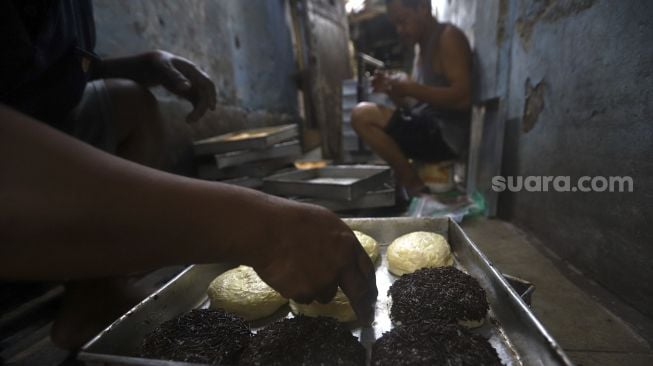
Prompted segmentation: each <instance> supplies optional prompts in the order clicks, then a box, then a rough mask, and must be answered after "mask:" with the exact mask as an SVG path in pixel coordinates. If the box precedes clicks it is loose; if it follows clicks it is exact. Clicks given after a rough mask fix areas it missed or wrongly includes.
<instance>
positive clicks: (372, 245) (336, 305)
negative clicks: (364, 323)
mask: <svg viewBox="0 0 653 366" xmlns="http://www.w3.org/2000/svg"><path fill="white" fill-rule="evenodd" d="M354 234H355V235H356V238H357V239H358V241H359V242H360V243H361V245H362V246H363V249H365V253H367V255H368V256H369V257H370V259H371V260H372V263H374V262H376V260H377V259H378V258H379V244H378V243H377V242H376V240H374V238H372V237H371V236H369V235H367V234H365V233H362V232H360V231H356V230H354ZM290 309H291V310H292V312H293V313H294V314H303V315H307V316H312V317H318V316H328V317H331V318H334V319H336V320H338V321H339V322H343V323H346V322H351V321H354V320H356V313H354V309H352V307H351V304H349V299H348V298H347V295H345V293H344V292H342V290H341V289H340V288H338V292H336V296H334V298H333V300H331V302H329V303H328V304H320V303H319V302H317V301H313V302H312V303H310V304H298V303H296V302H294V301H292V300H290Z"/></svg>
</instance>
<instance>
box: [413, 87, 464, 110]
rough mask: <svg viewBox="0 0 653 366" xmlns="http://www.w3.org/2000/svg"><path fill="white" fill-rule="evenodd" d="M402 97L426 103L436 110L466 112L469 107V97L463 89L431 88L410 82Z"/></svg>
mask: <svg viewBox="0 0 653 366" xmlns="http://www.w3.org/2000/svg"><path fill="white" fill-rule="evenodd" d="M404 95H405V96H407V97H412V98H415V99H417V100H419V101H422V102H426V103H428V104H430V105H432V106H434V107H436V108H444V109H454V110H466V109H469V107H470V106H471V95H470V92H469V90H468V89H467V88H464V87H456V86H451V87H433V86H429V85H424V84H418V83H415V82H411V83H409V84H408V85H406V86H405V91H404Z"/></svg>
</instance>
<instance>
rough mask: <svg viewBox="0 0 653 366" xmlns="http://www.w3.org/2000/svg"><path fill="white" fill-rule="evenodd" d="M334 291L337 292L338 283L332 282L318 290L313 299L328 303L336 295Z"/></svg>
mask: <svg viewBox="0 0 653 366" xmlns="http://www.w3.org/2000/svg"><path fill="white" fill-rule="evenodd" d="M336 292H338V285H337V284H336V283H333V284H331V285H329V286H327V287H325V288H324V289H322V291H320V292H318V294H317V295H316V296H315V300H316V301H317V302H319V303H321V304H328V303H330V302H331V300H333V298H334V297H335V296H336Z"/></svg>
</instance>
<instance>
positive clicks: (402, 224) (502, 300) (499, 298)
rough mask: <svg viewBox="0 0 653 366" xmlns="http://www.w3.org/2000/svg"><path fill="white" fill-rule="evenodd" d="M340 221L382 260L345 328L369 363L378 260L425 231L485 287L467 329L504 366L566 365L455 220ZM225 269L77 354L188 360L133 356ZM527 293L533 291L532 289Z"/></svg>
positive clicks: (191, 275) (118, 361) (376, 333)
mask: <svg viewBox="0 0 653 366" xmlns="http://www.w3.org/2000/svg"><path fill="white" fill-rule="evenodd" d="M344 221H345V223H347V224H348V225H349V226H350V227H351V228H352V229H354V230H360V231H362V232H364V233H366V234H368V235H370V236H372V237H373V238H375V239H376V240H377V241H378V242H379V245H380V249H381V250H380V251H381V257H380V258H379V260H378V261H377V263H376V283H377V287H378V290H379V296H378V298H377V302H376V311H375V319H374V322H373V324H372V325H371V326H365V327H360V326H357V325H352V326H351V331H352V334H354V335H355V336H356V337H357V338H358V339H359V340H360V342H361V343H362V344H363V346H364V347H365V348H366V349H367V351H368V360H369V352H370V350H371V346H372V344H373V343H374V342H375V341H376V339H378V338H379V337H381V335H383V333H384V332H387V331H389V330H390V329H392V327H393V325H392V321H391V320H390V316H389V312H390V301H391V299H390V298H389V296H388V294H387V292H388V289H389V287H390V286H391V285H392V283H393V282H394V281H395V280H396V279H397V277H395V276H394V275H392V274H390V272H389V271H388V268H387V265H388V263H387V259H386V257H385V252H386V250H387V247H388V245H389V244H390V243H391V242H392V241H393V240H394V239H396V238H397V237H399V236H401V235H404V234H407V233H410V232H414V231H429V232H435V233H439V234H441V235H443V236H445V237H446V238H447V239H448V241H449V244H450V245H451V249H452V252H453V255H454V257H455V262H456V263H455V265H456V266H457V267H458V268H459V269H461V270H463V271H465V272H467V273H469V274H470V275H471V276H473V277H474V278H476V279H477V280H478V282H479V284H480V285H481V287H483V289H484V290H485V292H486V296H487V300H488V303H489V304H490V311H489V312H488V315H487V318H486V321H485V325H484V326H482V327H481V328H478V329H476V330H474V332H476V333H478V334H481V335H482V336H484V337H485V338H486V339H488V340H489V342H490V344H491V345H492V346H493V347H494V348H495V350H496V351H497V354H498V355H499V357H500V359H501V361H502V363H503V364H504V365H506V366H516V365H573V363H572V362H571V361H570V360H569V358H568V357H567V355H566V354H565V352H564V351H563V350H562V348H561V347H560V346H559V345H558V343H557V342H556V341H555V340H554V339H553V337H551V335H550V334H549V332H548V331H547V330H546V329H545V327H544V326H543V325H542V323H541V322H540V321H539V320H538V319H537V318H536V317H535V315H534V314H533V312H532V311H531V310H530V309H529V307H528V305H527V304H526V303H525V302H524V300H523V299H522V298H521V297H520V296H519V294H518V293H517V292H516V291H515V289H513V288H512V287H511V286H510V284H509V282H508V281H507V280H506V278H504V276H503V275H502V274H501V273H500V272H499V271H497V269H496V267H495V266H494V265H493V264H492V263H491V262H490V261H489V260H488V259H487V257H486V256H485V255H484V254H483V253H482V252H481V251H480V250H479V248H478V247H477V246H476V245H475V244H474V243H473V242H472V241H471V240H470V239H469V237H467V235H466V234H465V233H464V232H463V231H462V229H461V228H460V226H458V224H456V223H455V222H454V221H452V220H450V219H447V218H378V219H377V218H372V219H346V220H344ZM232 267H233V265H231V266H230V265H226V264H211V265H195V266H191V267H188V268H187V269H186V270H185V271H184V272H182V273H181V274H179V275H178V276H177V277H176V278H174V279H173V280H171V281H170V282H169V283H168V284H166V285H165V286H164V287H162V288H161V289H160V290H159V291H157V292H156V293H154V294H152V295H151V296H150V297H148V298H147V299H145V300H144V301H143V302H141V303H140V304H138V305H137V306H135V307H134V308H133V309H132V310H130V311H129V312H127V313H126V314H125V315H124V316H122V317H121V318H120V319H118V320H117V321H115V322H114V323H113V324H112V325H110V326H109V327H108V328H107V329H105V330H104V331H102V332H101V333H100V334H99V335H98V336H96V337H95V338H94V339H93V340H91V341H90V342H89V343H88V344H86V345H85V346H84V347H83V348H82V350H81V352H80V353H79V359H80V360H82V361H83V362H84V363H85V364H86V365H103V366H106V365H150V366H151V365H161V366H163V365H167V366H181V365H188V364H185V363H180V362H173V361H162V360H150V359H143V358H140V356H139V353H140V345H141V343H142V340H143V338H144V337H145V335H147V334H148V333H149V332H151V331H152V330H153V329H154V328H156V327H157V326H159V325H160V324H161V323H163V322H165V321H167V320H170V319H173V318H175V317H177V316H179V315H180V314H182V313H185V312H187V311H190V310H191V309H195V308H206V307H208V305H209V300H208V298H207V295H206V290H207V288H208V285H209V283H210V282H211V281H212V280H213V279H214V278H215V277H216V276H218V275H220V274H221V273H223V272H224V271H226V270H227V269H229V268H232ZM527 292H528V293H530V292H532V289H531V291H527ZM524 295H527V294H526V293H524ZM291 316H292V314H291V313H290V312H289V309H288V307H285V308H282V309H281V310H280V311H279V312H278V313H277V314H275V315H273V316H271V317H269V318H266V319H263V320H260V321H257V322H256V324H253V325H252V328H253V330H254V331H257V330H258V329H260V327H263V326H265V325H267V324H270V323H271V322H273V321H275V320H278V319H281V318H283V317H291Z"/></svg>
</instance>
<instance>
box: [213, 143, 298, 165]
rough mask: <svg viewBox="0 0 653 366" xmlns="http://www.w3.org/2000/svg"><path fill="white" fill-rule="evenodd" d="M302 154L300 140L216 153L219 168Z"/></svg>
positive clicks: (296, 156)
mask: <svg viewBox="0 0 653 366" xmlns="http://www.w3.org/2000/svg"><path fill="white" fill-rule="evenodd" d="M301 154H302V148H301V146H300V145H299V141H298V140H292V141H286V142H282V143H279V144H275V145H272V146H270V147H268V148H265V149H259V150H240V151H231V152H227V153H222V154H216V155H215V163H216V166H217V168H218V169H223V168H227V167H231V166H236V165H241V164H245V163H250V162H253V161H260V160H266V159H276V158H285V157H291V156H292V157H295V158H298V157H299V156H300V155H301Z"/></svg>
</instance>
